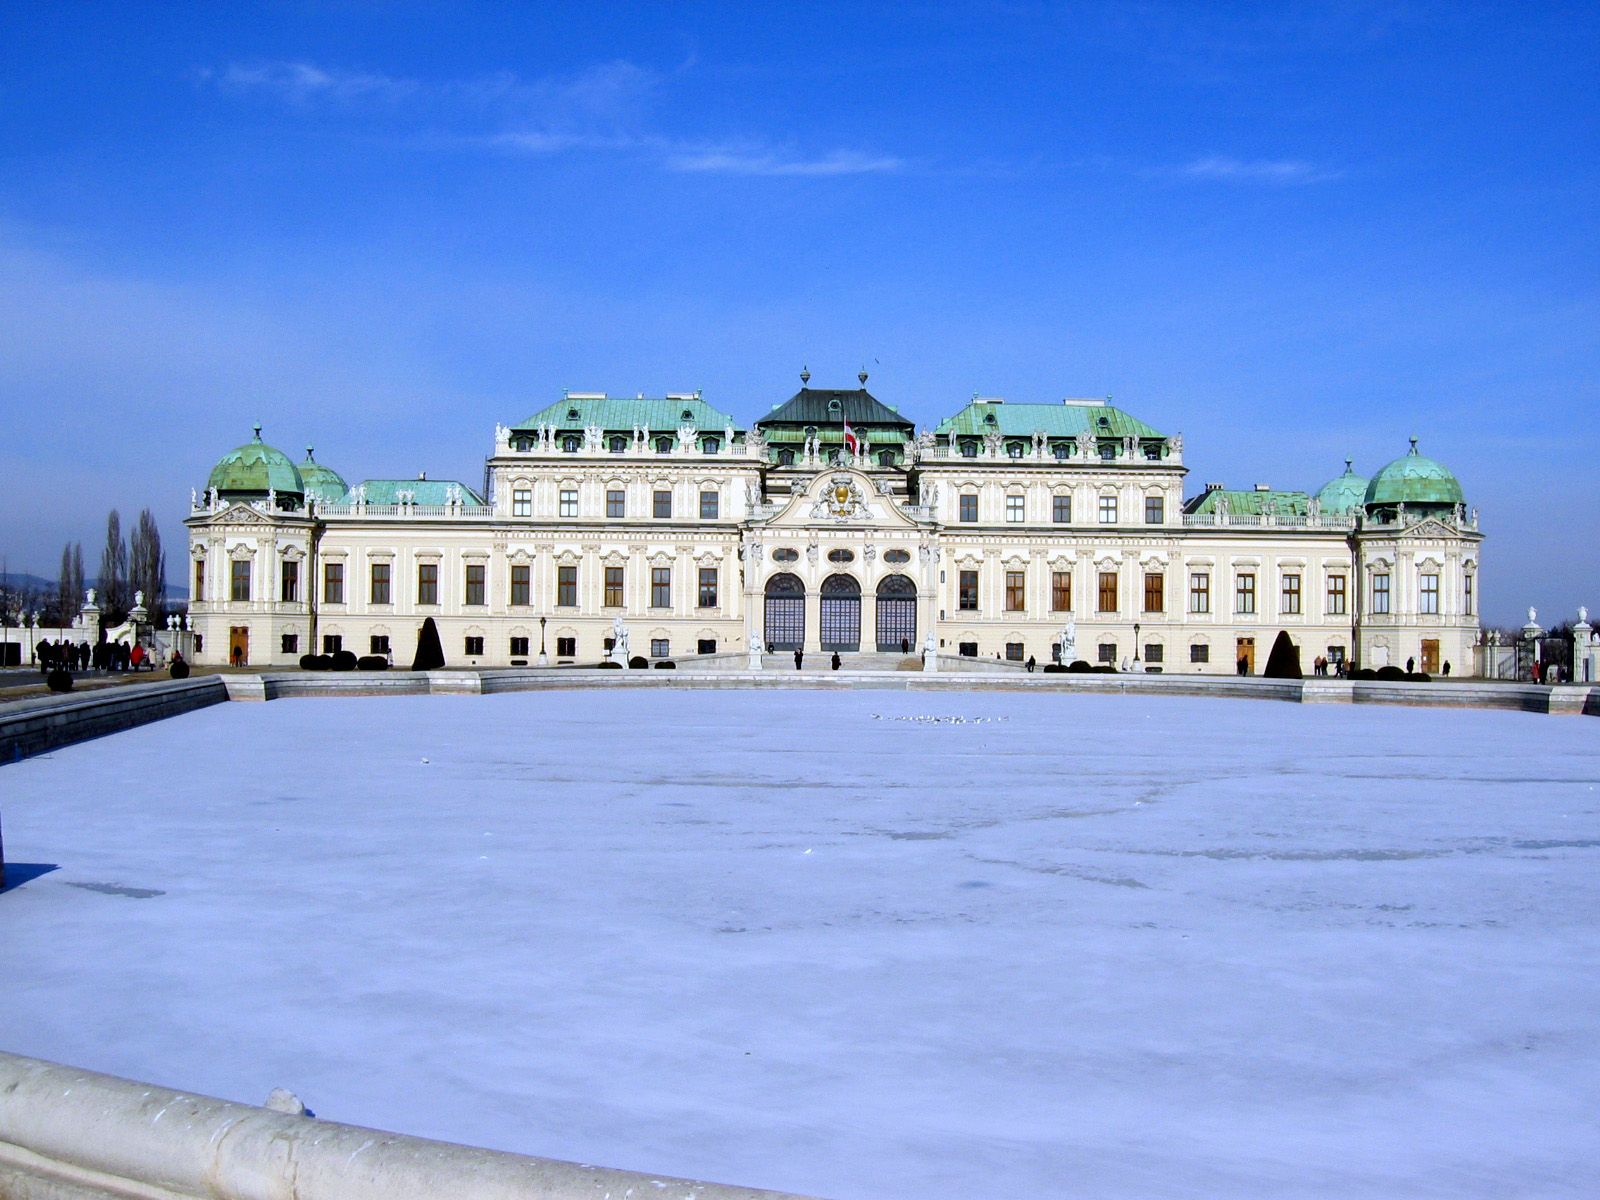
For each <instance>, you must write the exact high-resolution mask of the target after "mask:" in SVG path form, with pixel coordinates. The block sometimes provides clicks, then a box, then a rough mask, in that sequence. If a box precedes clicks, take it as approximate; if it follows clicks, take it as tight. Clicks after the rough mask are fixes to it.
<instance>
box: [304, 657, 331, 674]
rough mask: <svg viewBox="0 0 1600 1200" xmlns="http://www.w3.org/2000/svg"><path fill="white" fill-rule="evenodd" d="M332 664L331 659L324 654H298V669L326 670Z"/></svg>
mask: <svg viewBox="0 0 1600 1200" xmlns="http://www.w3.org/2000/svg"><path fill="white" fill-rule="evenodd" d="M332 666H333V659H331V658H329V657H328V656H327V655H326V654H302V655H301V656H300V669H301V670H302V671H327V670H330V669H331V668H332Z"/></svg>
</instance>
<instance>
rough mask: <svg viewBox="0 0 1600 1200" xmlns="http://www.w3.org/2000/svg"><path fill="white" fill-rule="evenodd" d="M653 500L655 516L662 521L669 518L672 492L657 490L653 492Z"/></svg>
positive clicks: (670, 516)
mask: <svg viewBox="0 0 1600 1200" xmlns="http://www.w3.org/2000/svg"><path fill="white" fill-rule="evenodd" d="M654 500H655V515H656V518H657V519H658V520H662V521H667V520H671V519H672V493H671V492H670V491H658V492H656V493H655V496H654Z"/></svg>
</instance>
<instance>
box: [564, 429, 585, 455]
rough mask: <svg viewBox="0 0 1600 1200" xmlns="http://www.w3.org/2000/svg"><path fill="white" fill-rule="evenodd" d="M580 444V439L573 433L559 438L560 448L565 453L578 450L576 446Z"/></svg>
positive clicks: (574, 452) (572, 452) (573, 452)
mask: <svg viewBox="0 0 1600 1200" xmlns="http://www.w3.org/2000/svg"><path fill="white" fill-rule="evenodd" d="M581 444H582V439H581V438H579V437H577V436H576V435H575V434H570V433H569V434H568V435H567V436H566V437H564V438H562V439H561V449H562V450H563V451H564V452H565V453H567V454H576V453H577V452H578V447H579V446H580V445H581Z"/></svg>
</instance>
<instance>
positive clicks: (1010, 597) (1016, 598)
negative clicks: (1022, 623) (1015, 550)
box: [1006, 571, 1028, 612]
mask: <svg viewBox="0 0 1600 1200" xmlns="http://www.w3.org/2000/svg"><path fill="white" fill-rule="evenodd" d="M1027 579H1028V573H1027V572H1026V571H1007V572H1006V611H1007V612H1021V611H1022V610H1023V609H1024V608H1026V607H1027V603H1028V601H1027V590H1028V587H1027Z"/></svg>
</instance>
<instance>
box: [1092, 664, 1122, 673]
mask: <svg viewBox="0 0 1600 1200" xmlns="http://www.w3.org/2000/svg"><path fill="white" fill-rule="evenodd" d="M1089 670H1090V671H1092V672H1093V673H1094V674H1096V675H1115V674H1116V673H1117V669H1116V668H1115V667H1113V666H1112V665H1111V664H1110V663H1096V664H1095V665H1094V666H1092V667H1090V668H1089Z"/></svg>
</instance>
